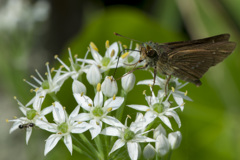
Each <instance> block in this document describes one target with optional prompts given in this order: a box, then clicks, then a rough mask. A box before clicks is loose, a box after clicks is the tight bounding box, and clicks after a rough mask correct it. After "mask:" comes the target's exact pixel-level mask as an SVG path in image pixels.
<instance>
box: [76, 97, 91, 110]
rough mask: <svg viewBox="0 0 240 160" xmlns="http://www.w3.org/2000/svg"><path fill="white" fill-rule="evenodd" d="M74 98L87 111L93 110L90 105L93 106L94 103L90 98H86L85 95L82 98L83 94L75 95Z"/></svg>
mask: <svg viewBox="0 0 240 160" xmlns="http://www.w3.org/2000/svg"><path fill="white" fill-rule="evenodd" d="M73 96H74V98H75V99H76V101H77V103H78V104H79V105H80V106H81V107H82V108H84V109H85V110H87V111H90V110H91V109H90V106H89V105H92V106H93V102H92V100H91V98H89V97H88V96H85V95H83V96H81V94H78V93H75V94H73Z"/></svg>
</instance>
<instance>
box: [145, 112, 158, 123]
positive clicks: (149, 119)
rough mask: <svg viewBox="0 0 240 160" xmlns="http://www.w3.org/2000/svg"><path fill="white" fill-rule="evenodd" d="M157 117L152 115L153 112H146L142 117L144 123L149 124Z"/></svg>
mask: <svg viewBox="0 0 240 160" xmlns="http://www.w3.org/2000/svg"><path fill="white" fill-rule="evenodd" d="M156 117H157V115H156V114H154V112H152V111H148V112H146V114H145V115H144V118H145V120H146V123H148V124H149V123H151V122H152V121H154V119H155V118H156Z"/></svg>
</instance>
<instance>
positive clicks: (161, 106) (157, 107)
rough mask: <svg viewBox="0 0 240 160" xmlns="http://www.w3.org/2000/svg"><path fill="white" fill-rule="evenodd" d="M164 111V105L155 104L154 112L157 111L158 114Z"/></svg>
mask: <svg viewBox="0 0 240 160" xmlns="http://www.w3.org/2000/svg"><path fill="white" fill-rule="evenodd" d="M163 109H164V105H163V104H162V103H155V104H154V105H153V110H154V111H156V112H157V113H162V112H163Z"/></svg>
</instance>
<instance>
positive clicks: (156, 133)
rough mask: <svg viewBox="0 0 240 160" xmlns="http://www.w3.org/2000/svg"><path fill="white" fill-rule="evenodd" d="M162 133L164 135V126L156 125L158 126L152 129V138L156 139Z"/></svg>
mask: <svg viewBox="0 0 240 160" xmlns="http://www.w3.org/2000/svg"><path fill="white" fill-rule="evenodd" d="M160 134H163V135H164V136H166V134H167V133H166V130H165V128H163V126H162V125H161V124H159V125H158V127H157V128H156V129H154V131H153V138H154V139H156V138H157V136H158V135H160Z"/></svg>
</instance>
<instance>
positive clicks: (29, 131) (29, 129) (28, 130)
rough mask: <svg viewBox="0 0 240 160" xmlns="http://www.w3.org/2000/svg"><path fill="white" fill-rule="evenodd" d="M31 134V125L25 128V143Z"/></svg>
mask: <svg viewBox="0 0 240 160" xmlns="http://www.w3.org/2000/svg"><path fill="white" fill-rule="evenodd" d="M31 134H32V128H31V127H30V128H27V129H26V144H28V141H29V139H30V137H31Z"/></svg>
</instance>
